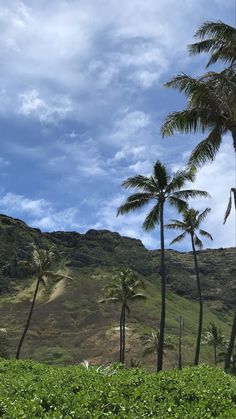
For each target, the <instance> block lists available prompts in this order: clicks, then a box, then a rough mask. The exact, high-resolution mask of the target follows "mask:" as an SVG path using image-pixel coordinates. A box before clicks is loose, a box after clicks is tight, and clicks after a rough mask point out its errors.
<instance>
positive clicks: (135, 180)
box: [122, 175, 153, 192]
mask: <svg viewBox="0 0 236 419" xmlns="http://www.w3.org/2000/svg"><path fill="white" fill-rule="evenodd" d="M122 186H123V187H124V188H126V189H130V188H138V189H143V191H146V192H153V185H152V182H150V177H148V176H143V175H136V176H133V177H130V178H128V179H126V180H124V182H122Z"/></svg>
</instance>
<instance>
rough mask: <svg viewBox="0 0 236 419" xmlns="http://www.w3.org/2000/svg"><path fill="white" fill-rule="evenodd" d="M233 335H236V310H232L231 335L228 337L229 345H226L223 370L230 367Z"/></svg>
mask: <svg viewBox="0 0 236 419" xmlns="http://www.w3.org/2000/svg"><path fill="white" fill-rule="evenodd" d="M235 336H236V310H235V312H234V320H233V325H232V329H231V335H230V339H229V346H228V350H227V353H226V357H225V371H228V370H229V368H230V361H231V357H232V353H233V350H234V342H235Z"/></svg>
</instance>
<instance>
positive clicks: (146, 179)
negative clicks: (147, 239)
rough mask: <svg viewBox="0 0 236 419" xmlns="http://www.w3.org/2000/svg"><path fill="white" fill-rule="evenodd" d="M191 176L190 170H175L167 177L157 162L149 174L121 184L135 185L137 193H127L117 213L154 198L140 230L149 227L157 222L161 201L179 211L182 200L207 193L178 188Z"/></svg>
mask: <svg viewBox="0 0 236 419" xmlns="http://www.w3.org/2000/svg"><path fill="white" fill-rule="evenodd" d="M194 179H195V172H194V171H193V170H189V171H185V170H179V171H177V172H176V173H174V175H173V176H171V175H170V174H169V173H168V171H167V168H166V167H165V165H164V164H162V163H161V162H160V161H157V162H156V163H155V164H154V165H153V173H152V175H151V176H142V175H136V176H134V177H131V178H128V179H127V180H125V181H124V182H123V183H122V186H124V187H125V188H126V189H130V188H135V189H138V190H141V192H137V193H135V194H133V195H130V196H129V197H128V198H127V200H126V202H125V203H124V204H123V205H121V206H120V207H119V208H118V211H117V215H119V214H126V213H128V212H130V211H133V210H136V209H139V208H141V207H143V206H144V205H146V204H148V203H149V202H150V201H154V202H155V201H156V203H155V204H154V207H153V208H152V209H151V211H150V212H149V213H148V215H147V216H146V218H145V220H144V222H143V228H144V230H146V231H149V230H152V229H153V228H154V227H155V226H156V224H159V222H160V208H161V205H162V204H164V203H165V202H167V203H168V204H169V205H170V206H174V207H175V208H177V209H178V210H180V209H183V208H184V207H185V206H186V201H185V200H186V199H189V198H195V197H207V196H209V195H208V193H207V192H205V191H199V190H193V189H187V190H182V189H181V188H182V187H183V186H184V184H185V183H186V182H187V181H191V182H193V181H194Z"/></svg>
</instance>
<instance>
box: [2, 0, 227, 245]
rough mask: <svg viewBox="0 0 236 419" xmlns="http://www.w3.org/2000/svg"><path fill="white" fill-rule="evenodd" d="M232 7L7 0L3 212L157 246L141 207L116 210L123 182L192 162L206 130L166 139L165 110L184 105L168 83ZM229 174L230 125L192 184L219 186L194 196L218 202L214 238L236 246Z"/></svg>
mask: <svg viewBox="0 0 236 419" xmlns="http://www.w3.org/2000/svg"><path fill="white" fill-rule="evenodd" d="M233 16H234V1H233V0H224V1H223V0H207V1H206V0H204V1H203V0H198V1H197V2H196V1H192V0H182V1H181V2H176V1H173V0H159V1H156V0H146V1H145V2H143V1H142V0H130V1H129V2H127V0H119V1H118V0H110V1H109V2H108V1H107V0H77V1H73V0H68V1H66V0H65V1H59V0H51V1H50V2H48V1H44V0H41V1H38V0H31V1H15V0H12V1H11V2H9V1H8V0H0V28H1V38H0V59H1V71H0V127H1V149H0V176H1V186H0V212H1V213H6V214H8V215H11V216H13V217H17V218H21V219H22V220H24V221H25V222H27V223H28V224H29V225H31V226H35V227H38V228H41V229H42V230H43V231H55V230H76V231H79V232H85V231H87V230H88V229H90V228H96V229H110V230H112V231H118V232H120V233H121V234H122V235H128V236H132V237H136V238H141V240H142V241H143V243H144V244H145V246H147V247H148V248H157V247H159V238H158V231H154V232H153V233H152V234H146V233H144V232H143V231H142V220H143V219H144V213H145V212H146V211H145V210H144V211H141V212H137V213H133V214H132V215H129V216H123V217H118V218H116V210H117V207H118V206H119V205H120V204H121V203H122V202H123V201H124V199H125V197H126V193H125V191H124V190H122V188H121V182H122V180H124V179H125V178H127V177H128V176H133V175H134V174H136V173H141V174H149V173H150V171H151V167H152V163H153V162H154V161H156V160H158V159H159V160H161V161H162V162H163V163H166V164H167V165H168V166H169V168H170V170H175V169H178V168H181V167H183V166H184V165H185V163H186V161H187V156H188V155H189V153H190V151H191V150H192V149H193V147H194V145H195V144H197V142H198V141H199V140H201V139H202V136H201V135H196V136H189V135H188V136H180V135H176V136H175V137H171V138H168V139H164V140H163V139H162V138H161V135H160V126H161V124H162V122H163V120H164V118H165V116H166V115H167V114H168V113H169V112H171V111H174V110H179V109H180V108H181V107H184V106H185V99H184V97H182V96H181V95H179V94H178V93H177V92H175V91H173V90H169V89H166V88H164V87H163V84H164V82H165V81H168V80H169V79H170V78H171V77H172V76H174V75H176V74H177V73H180V72H185V73H189V74H191V75H195V76H197V75H198V74H201V73H202V72H203V71H204V66H205V64H206V59H207V57H206V56H198V57H189V56H188V54H187V50H186V45H187V44H188V43H190V42H192V40H193V38H192V37H193V34H194V32H195V30H196V29H197V28H198V27H199V26H200V24H201V23H202V22H203V21H206V20H219V19H220V20H223V21H225V22H227V23H229V24H231V25H233V24H234V21H233V19H234V17H233ZM234 174H235V166H234V159H233V147H232V141H231V138H230V136H228V137H227V136H226V137H225V139H224V142H223V145H222V147H221V150H220V152H219V154H218V156H217V158H216V160H215V162H214V163H212V164H207V165H206V166H204V168H202V169H201V170H200V171H199V173H198V176H197V180H196V183H195V184H194V187H197V188H201V189H205V190H208V191H210V193H211V196H212V198H211V200H210V201H209V200H201V201H200V200H199V201H197V202H195V203H194V205H195V206H196V207H198V208H199V209H204V208H205V207H206V206H210V207H212V212H211V214H210V215H209V217H208V220H207V222H206V224H205V226H204V227H205V229H208V231H209V232H211V233H212V235H213V236H214V242H213V243H208V242H205V245H206V246H207V247H228V246H233V245H234V240H235V224H234V223H235V220H234V219H235V217H234V215H233V213H232V214H231V216H230V218H229V221H228V222H227V224H226V225H225V226H223V225H222V219H223V215H224V212H225V207H226V205H227V201H228V196H229V189H230V187H232V186H233V184H234ZM176 216H177V214H176V213H174V212H170V211H167V213H166V221H168V219H169V217H171V218H176ZM172 234H173V233H170V232H168V233H167V235H166V245H167V246H168V245H169V242H170V240H171V238H173V235H172ZM176 249H177V250H187V249H189V245H188V242H185V243H183V245H182V246H178V247H176Z"/></svg>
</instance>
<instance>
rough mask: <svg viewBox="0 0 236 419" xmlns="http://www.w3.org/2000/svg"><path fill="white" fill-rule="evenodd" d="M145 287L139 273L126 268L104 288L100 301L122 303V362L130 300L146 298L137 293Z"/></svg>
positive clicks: (122, 361)
mask: <svg viewBox="0 0 236 419" xmlns="http://www.w3.org/2000/svg"><path fill="white" fill-rule="evenodd" d="M140 287H142V288H143V287H144V283H143V281H141V280H140V279H139V278H138V277H137V275H136V274H135V273H134V272H133V271H132V270H131V269H124V270H122V271H120V272H118V273H117V274H115V275H114V276H113V277H112V282H111V284H108V285H107V286H106V287H105V288H104V298H103V299H102V300H100V303H107V302H113V303H115V302H119V303H121V313H120V362H121V363H124V359H125V322H126V312H128V313H129V312H130V308H129V306H128V302H129V301H137V300H145V299H146V296H145V295H143V294H141V293H137V289H138V288H140Z"/></svg>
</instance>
